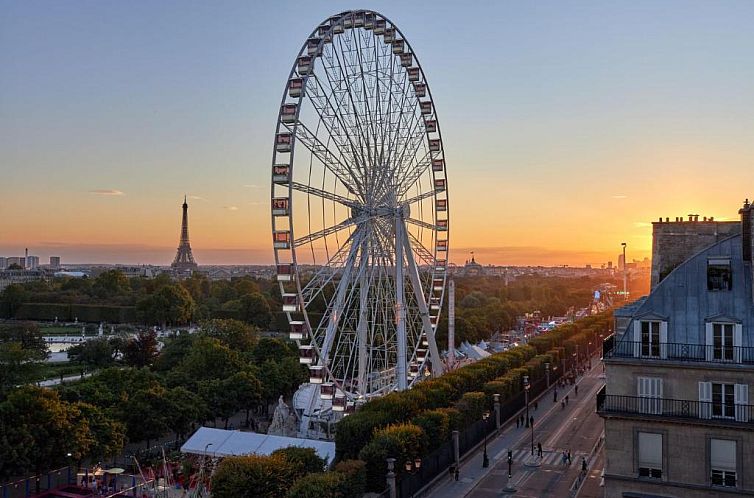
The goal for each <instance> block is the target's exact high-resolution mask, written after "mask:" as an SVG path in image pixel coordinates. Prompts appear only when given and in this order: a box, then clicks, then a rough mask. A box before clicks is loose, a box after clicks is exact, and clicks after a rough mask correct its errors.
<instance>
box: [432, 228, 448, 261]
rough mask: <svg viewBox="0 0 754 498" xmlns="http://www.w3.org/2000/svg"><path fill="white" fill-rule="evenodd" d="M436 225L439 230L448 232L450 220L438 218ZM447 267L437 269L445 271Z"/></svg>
mask: <svg viewBox="0 0 754 498" xmlns="http://www.w3.org/2000/svg"><path fill="white" fill-rule="evenodd" d="M435 226H436V227H437V230H438V231H440V232H447V231H448V220H437V223H435ZM444 270H445V268H443V269H442V270H437V271H444Z"/></svg>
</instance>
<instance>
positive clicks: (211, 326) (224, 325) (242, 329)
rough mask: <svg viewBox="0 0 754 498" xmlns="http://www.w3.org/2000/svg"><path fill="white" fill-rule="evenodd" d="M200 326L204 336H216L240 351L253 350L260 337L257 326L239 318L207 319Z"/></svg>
mask: <svg viewBox="0 0 754 498" xmlns="http://www.w3.org/2000/svg"><path fill="white" fill-rule="evenodd" d="M200 327H201V335H202V336H206V337H214V338H215V339H218V340H219V341H220V342H222V343H223V344H225V345H226V346H228V347H229V348H232V349H235V350H238V351H244V352H245V351H251V350H252V349H253V348H254V345H255V344H256V343H257V341H258V339H259V330H258V329H257V328H256V327H253V326H251V325H248V324H246V323H244V322H241V321H238V320H217V319H215V320H207V321H204V322H202V323H201V324H200Z"/></svg>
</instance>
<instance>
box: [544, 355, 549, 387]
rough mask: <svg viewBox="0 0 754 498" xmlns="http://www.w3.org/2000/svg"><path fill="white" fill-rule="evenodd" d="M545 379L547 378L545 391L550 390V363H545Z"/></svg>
mask: <svg viewBox="0 0 754 498" xmlns="http://www.w3.org/2000/svg"><path fill="white" fill-rule="evenodd" d="M545 377H547V389H549V388H550V362H549V361H546V362H545Z"/></svg>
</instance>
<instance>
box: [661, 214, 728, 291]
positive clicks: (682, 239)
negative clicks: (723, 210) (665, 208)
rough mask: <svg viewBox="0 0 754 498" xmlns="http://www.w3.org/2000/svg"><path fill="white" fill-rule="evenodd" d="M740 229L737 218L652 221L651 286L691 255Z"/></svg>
mask: <svg viewBox="0 0 754 498" xmlns="http://www.w3.org/2000/svg"><path fill="white" fill-rule="evenodd" d="M740 232H741V223H740V222H738V221H683V220H682V219H679V221H656V222H654V223H652V289H654V288H655V286H656V285H657V284H658V283H659V282H660V281H661V280H662V279H663V278H665V277H666V276H667V275H668V274H669V273H670V272H671V271H672V270H673V269H674V268H675V267H676V266H678V265H679V264H681V263H683V262H684V261H686V260H687V259H689V258H690V257H691V256H693V255H694V254H696V253H698V252H699V251H701V250H702V249H704V248H706V247H709V246H711V245H713V244H716V243H717V242H719V241H721V240H722V239H726V238H728V237H730V236H731V235H736V234H738V233H740Z"/></svg>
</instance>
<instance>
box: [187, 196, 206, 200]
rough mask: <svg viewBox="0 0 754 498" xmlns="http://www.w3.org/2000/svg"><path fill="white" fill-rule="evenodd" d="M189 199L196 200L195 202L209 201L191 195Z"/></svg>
mask: <svg viewBox="0 0 754 498" xmlns="http://www.w3.org/2000/svg"><path fill="white" fill-rule="evenodd" d="M188 198H189V199H191V200H194V201H206V200H207V199H205V198H204V197H201V196H199V195H190V196H188Z"/></svg>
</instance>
